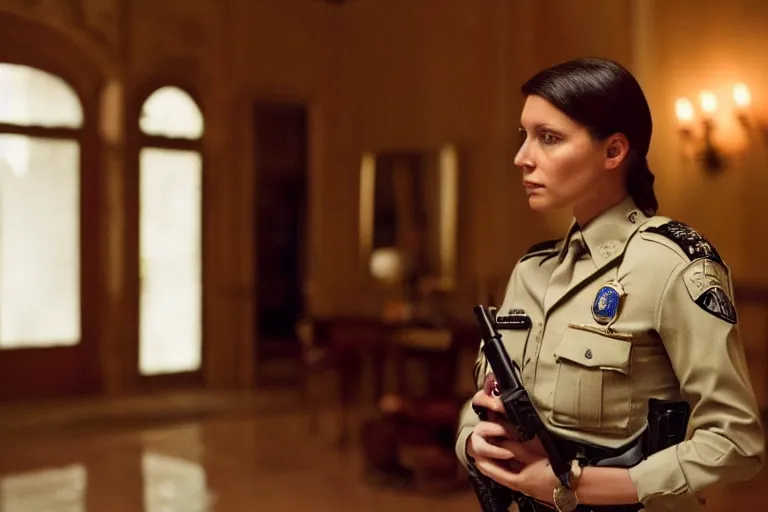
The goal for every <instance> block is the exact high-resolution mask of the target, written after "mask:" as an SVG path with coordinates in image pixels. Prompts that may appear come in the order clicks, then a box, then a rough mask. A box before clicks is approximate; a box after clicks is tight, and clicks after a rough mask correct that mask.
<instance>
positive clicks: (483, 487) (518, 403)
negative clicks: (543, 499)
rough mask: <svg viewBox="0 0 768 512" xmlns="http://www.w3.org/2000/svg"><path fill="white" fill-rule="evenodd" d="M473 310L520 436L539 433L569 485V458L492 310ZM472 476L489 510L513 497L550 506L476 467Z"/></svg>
mask: <svg viewBox="0 0 768 512" xmlns="http://www.w3.org/2000/svg"><path fill="white" fill-rule="evenodd" d="M474 313H475V317H476V319H477V322H478V324H479V325H480V329H481V332H482V339H483V348H482V350H483V354H484V355H485V359H486V360H487V361H488V364H490V366H491V369H492V370H493V374H494V376H495V378H496V382H497V384H498V391H499V393H500V395H499V398H500V399H501V402H502V404H503V405H504V411H505V412H506V415H507V418H508V420H509V421H510V422H511V423H512V424H513V425H514V426H515V427H517V435H518V440H519V441H521V442H525V441H529V440H531V439H533V438H534V437H538V438H539V442H540V443H541V445H542V447H543V448H544V451H545V452H546V453H547V457H548V458H549V461H550V464H551V466H552V471H553V472H554V473H555V475H556V476H557V478H558V480H560V482H562V483H563V485H566V484H567V483H568V478H569V475H570V470H571V465H570V461H568V460H565V459H564V458H563V457H562V456H561V454H560V453H559V451H558V449H557V446H556V444H555V441H554V439H553V438H552V436H551V435H550V433H549V431H548V430H547V429H546V427H545V426H544V424H543V423H542V421H541V418H539V415H538V413H537V412H536V409H535V408H534V406H533V404H532V403H531V399H530V397H529V396H528V392H527V391H526V390H525V387H524V386H523V382H522V378H521V374H520V368H519V367H518V366H517V364H516V363H515V362H514V361H512V360H511V359H510V357H509V355H508V354H507V352H506V350H505V349H504V345H503V344H502V341H501V335H500V334H499V333H498V331H497V330H496V327H495V325H494V320H493V318H492V317H491V314H490V313H489V312H488V310H487V309H486V308H485V307H483V306H480V305H478V306H475V308H474ZM475 412H477V413H478V414H479V415H480V416H481V419H482V416H483V411H481V410H477V409H476V410H475ZM470 478H471V479H472V484H473V487H474V489H475V493H476V494H477V496H478V500H479V501H480V505H481V507H482V509H483V510H484V511H486V512H490V511H497V512H498V511H501V510H507V509H508V508H509V506H510V505H511V503H512V502H513V501H516V502H517V503H518V506H519V507H520V509H521V510H551V508H549V507H546V508H544V507H542V506H541V505H540V504H539V503H538V502H534V501H533V500H531V499H530V498H528V497H527V496H525V495H523V494H521V493H517V492H513V491H511V490H510V489H508V488H506V487H503V486H501V485H499V484H498V483H496V482H494V481H492V480H491V479H489V478H486V477H484V476H483V475H482V474H479V473H478V472H477V471H473V474H471V475H470ZM537 505H538V506H537Z"/></svg>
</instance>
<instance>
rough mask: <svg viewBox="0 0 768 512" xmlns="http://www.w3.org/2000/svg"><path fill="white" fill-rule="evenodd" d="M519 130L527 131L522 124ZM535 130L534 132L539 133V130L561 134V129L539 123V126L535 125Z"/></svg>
mask: <svg viewBox="0 0 768 512" xmlns="http://www.w3.org/2000/svg"><path fill="white" fill-rule="evenodd" d="M518 129H519V130H525V126H523V125H522V124H521V125H520V126H519V128H518ZM533 130H534V131H538V130H551V131H555V132H559V131H560V130H559V129H557V128H555V127H553V126H551V125H549V124H547V123H537V124H535V125H533Z"/></svg>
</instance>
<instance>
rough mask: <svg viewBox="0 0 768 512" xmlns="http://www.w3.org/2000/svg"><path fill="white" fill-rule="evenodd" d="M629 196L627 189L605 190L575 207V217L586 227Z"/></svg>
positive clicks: (582, 227) (581, 226)
mask: <svg viewBox="0 0 768 512" xmlns="http://www.w3.org/2000/svg"><path fill="white" fill-rule="evenodd" d="M626 197H627V192H626V190H619V189H617V190H615V191H611V192H603V193H600V194H597V195H595V196H594V197H592V198H590V200H589V201H585V202H583V203H581V204H578V205H576V206H574V207H573V217H574V218H575V219H576V222H577V223H578V225H579V227H580V228H581V229H584V228H585V227H586V226H587V224H589V223H590V222H591V221H592V220H593V219H594V218H595V217H597V216H598V215H600V214H601V213H603V212H604V211H606V210H609V209H611V208H613V207H614V206H616V205H617V204H619V203H621V202H622V201H623V200H624V199H625V198H626Z"/></svg>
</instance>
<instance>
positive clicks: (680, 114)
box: [675, 98, 694, 123]
mask: <svg viewBox="0 0 768 512" xmlns="http://www.w3.org/2000/svg"><path fill="white" fill-rule="evenodd" d="M675 112H676V113H677V119H678V121H680V122H681V123H690V122H691V121H693V115H694V111H693V104H692V103H691V101H690V100H689V99H688V98H680V99H678V100H677V101H676V102H675Z"/></svg>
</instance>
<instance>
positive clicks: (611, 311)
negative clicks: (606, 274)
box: [592, 281, 626, 326]
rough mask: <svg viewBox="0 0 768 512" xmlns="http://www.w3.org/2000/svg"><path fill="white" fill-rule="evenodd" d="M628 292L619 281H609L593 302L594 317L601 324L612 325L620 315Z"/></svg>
mask: <svg viewBox="0 0 768 512" xmlns="http://www.w3.org/2000/svg"><path fill="white" fill-rule="evenodd" d="M625 296H626V293H625V292H624V287H623V286H622V285H621V283H619V282H618V281H608V282H607V283H605V284H604V285H603V286H602V287H601V288H600V290H598V292H597V295H596V296H595V302H594V303H593V304H592V318H594V319H595V322H597V323H598V324H600V325H606V326H608V325H611V324H613V323H614V322H615V321H616V319H617V318H618V317H619V313H620V312H621V305H622V302H623V301H624V297H625Z"/></svg>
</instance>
